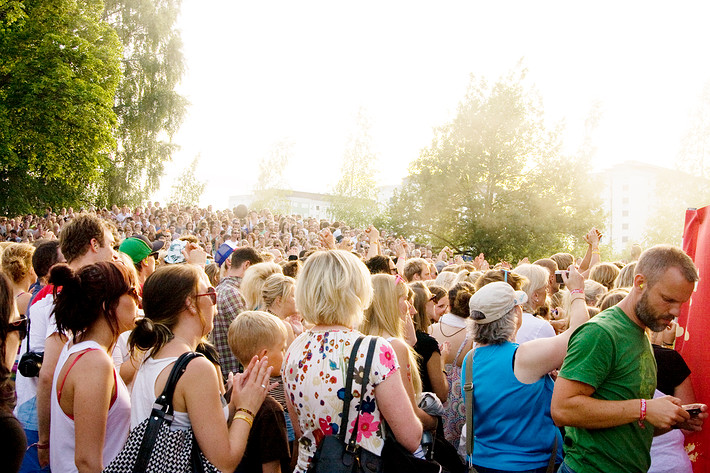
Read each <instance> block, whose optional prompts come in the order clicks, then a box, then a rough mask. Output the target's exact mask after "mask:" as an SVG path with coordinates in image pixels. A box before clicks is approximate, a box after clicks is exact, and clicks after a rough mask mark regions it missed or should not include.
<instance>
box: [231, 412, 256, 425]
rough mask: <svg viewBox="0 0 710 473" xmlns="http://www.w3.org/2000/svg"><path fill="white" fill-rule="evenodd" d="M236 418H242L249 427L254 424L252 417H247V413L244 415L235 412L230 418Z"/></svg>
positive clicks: (233, 419)
mask: <svg viewBox="0 0 710 473" xmlns="http://www.w3.org/2000/svg"><path fill="white" fill-rule="evenodd" d="M237 419H241V420H243V421H244V422H246V423H247V424H249V427H251V426H252V425H254V418H252V417H249V416H247V415H245V414H235V415H234V417H233V418H232V421H235V420H237Z"/></svg>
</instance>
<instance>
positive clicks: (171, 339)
mask: <svg viewBox="0 0 710 473" xmlns="http://www.w3.org/2000/svg"><path fill="white" fill-rule="evenodd" d="M216 303H217V292H216V291H215V289H214V288H213V287H211V286H210V282H209V279H208V278H207V275H206V274H205V272H204V271H203V270H202V269H200V268H199V267H198V266H194V265H191V264H179V265H178V264H175V265H168V266H164V267H161V268H158V270H157V271H156V272H155V273H153V274H152V275H150V276H149V277H148V279H147V280H146V282H145V284H144V285H143V311H144V312H145V317H144V318H143V319H141V320H140V321H138V323H137V325H136V328H135V330H134V331H133V333H132V334H131V336H130V338H129V339H128V343H129V345H130V347H131V350H136V349H138V350H141V351H145V352H146V356H145V359H144V360H143V363H142V364H141V366H140V368H139V369H138V373H137V374H136V377H135V381H134V385H133V391H132V393H131V428H135V427H136V426H138V424H140V423H141V422H142V421H144V420H145V419H147V418H148V416H149V415H150V412H151V409H152V407H153V403H154V402H155V399H156V398H157V397H158V396H159V395H160V393H161V392H162V391H163V389H164V387H165V383H166V382H167V379H168V376H169V374H170V371H171V369H172V366H173V365H174V363H175V361H176V360H177V359H178V358H179V357H180V355H182V354H183V353H187V352H194V351H199V348H200V346H201V345H202V344H203V341H204V337H206V336H207V334H209V333H210V332H211V331H212V327H213V322H214V316H215V314H216V312H217V307H216ZM270 371H271V369H270V368H268V360H267V359H266V357H264V358H262V359H261V360H257V358H256V357H254V359H252V360H251V363H250V364H249V366H248V367H247V368H246V369H245V370H244V373H242V374H238V375H236V376H235V377H234V379H233V384H232V387H233V392H232V396H231V400H230V401H229V403H228V404H227V401H224V398H223V397H222V396H221V395H220V393H221V391H222V382H221V380H222V377H221V375H219V374H218V369H217V367H216V366H215V365H214V364H213V363H212V362H211V361H210V360H209V359H208V358H204V357H198V358H195V359H193V360H192V361H191V362H190V363H189V364H188V365H187V369H186V370H185V372H184V374H183V375H182V377H180V379H179V381H178V383H177V385H176V387H175V392H174V395H173V407H174V412H173V421H172V424H171V429H172V430H187V429H189V428H190V427H192V429H193V432H194V434H195V438H196V439H197V444H198V446H199V447H200V450H201V451H202V453H203V454H204V455H205V457H206V458H207V460H209V461H210V462H211V463H212V464H213V465H214V466H216V467H217V468H218V469H219V470H221V471H234V470H235V469H236V467H237V465H239V462H240V461H241V459H242V456H243V455H244V450H245V447H246V443H247V438H248V436H249V430H250V428H251V424H252V422H253V420H254V419H253V413H256V412H257V411H258V410H259V407H261V403H262V401H263V400H264V398H265V397H266V393H267V391H268V389H269V375H270ZM158 448H161V446H160V445H156V446H155V447H154V449H158Z"/></svg>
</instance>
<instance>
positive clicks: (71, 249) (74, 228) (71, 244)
mask: <svg viewBox="0 0 710 473" xmlns="http://www.w3.org/2000/svg"><path fill="white" fill-rule="evenodd" d="M107 230H109V227H108V226H107V225H106V224H105V223H104V222H103V221H102V220H101V219H100V218H99V217H96V216H95V215H90V214H81V215H79V216H78V217H75V218H73V219H72V220H69V222H67V224H66V225H65V226H64V228H63V229H62V231H61V233H60V234H59V245H60V246H61V249H62V254H63V255H64V258H65V259H66V260H67V263H71V262H72V261H74V260H76V259H78V258H80V257H82V256H84V255H85V254H86V253H87V252H88V251H89V244H91V240H94V239H95V240H96V241H98V242H99V246H101V247H103V245H104V243H105V241H104V234H105V232H106V231H107Z"/></svg>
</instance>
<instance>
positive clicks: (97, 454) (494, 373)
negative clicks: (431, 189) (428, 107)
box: [0, 202, 707, 473]
mask: <svg viewBox="0 0 710 473" xmlns="http://www.w3.org/2000/svg"><path fill="white" fill-rule="evenodd" d="M0 234H2V236H3V237H4V239H5V241H4V242H2V243H0V262H1V264H0V352H1V353H2V358H1V360H2V363H1V364H0V437H2V438H3V439H6V440H5V441H4V442H2V443H1V444H0V452H2V455H1V457H2V458H3V459H5V462H4V463H5V465H7V466H8V468H9V471H23V472H38V471H55V472H65V471H66V472H82V473H83V472H99V471H103V470H104V469H106V471H125V470H122V469H121V468H122V467H124V466H125V465H123V464H124V463H125V462H126V461H128V462H131V461H133V462H135V461H136V460H137V459H136V458H135V456H136V455H134V454H131V451H129V450H128V449H129V447H130V444H131V441H130V440H129V441H128V442H127V439H129V433H130V435H131V437H130V438H133V435H134V434H136V435H138V434H140V433H142V432H143V431H142V430H141V429H144V428H145V425H146V423H149V422H150V418H151V417H152V416H153V414H152V412H154V411H153V409H154V405H155V403H156V402H157V401H156V398H157V399H158V400H159V399H160V398H161V397H162V396H163V395H164V394H165V392H164V390H165V391H168V390H171V393H172V398H171V399H172V409H174V411H172V410H171V412H170V414H171V416H170V418H171V424H170V431H180V432H183V431H185V432H187V433H188V436H192V437H191V438H194V443H195V445H196V447H197V450H196V451H197V452H198V454H199V455H198V461H201V462H202V463H204V465H206V467H207V468H208V470H209V468H213V470H211V471H217V470H218V471H222V472H240V473H241V472H245V473H246V472H279V471H282V472H283V471H295V472H299V473H306V472H309V471H327V470H323V469H322V468H323V467H322V466H321V469H320V470H319V469H318V467H319V464H321V463H322V462H324V461H326V460H325V459H324V457H325V454H324V453H323V452H322V450H324V449H325V448H326V447H325V445H326V444H327V442H325V439H326V438H328V437H330V436H335V437H337V438H338V439H339V441H341V442H344V443H348V442H350V443H351V445H357V446H358V447H359V450H358V451H367V452H369V454H372V455H374V456H375V457H380V456H382V457H383V458H384V457H385V456H386V455H389V453H388V452H390V451H391V449H388V445H392V443H395V444H398V445H399V446H400V447H401V448H402V449H403V451H406V452H407V453H406V454H407V455H410V456H411V457H412V458H413V459H416V460H418V461H423V462H427V464H428V465H439V466H440V467H441V468H442V470H441V471H449V472H452V473H454V472H462V471H467V470H466V463H468V464H469V466H473V467H475V469H476V471H478V472H480V473H498V472H512V471H515V472H536V473H542V472H548V473H549V472H552V471H562V472H565V473H568V472H571V473H575V472H577V473H583V472H608V471H614V472H626V471H628V472H637V471H653V472H659V473H660V472H670V471H673V472H690V471H691V465H690V460H689V459H688V456H687V455H686V454H685V451H684V449H683V439H684V432H690V431H696V430H699V429H700V428H701V427H702V423H703V420H704V419H705V418H706V417H707V413H706V412H705V411H706V409H707V408H706V406H705V404H702V403H696V399H695V395H694V393H693V389H692V384H691V383H690V370H689V368H688V366H687V365H686V364H685V362H684V361H683V359H682V357H680V355H679V354H678V353H677V352H676V351H674V350H673V344H674V341H675V323H676V322H675V320H674V319H675V318H676V317H677V316H678V314H679V311H680V307H681V305H682V304H683V303H685V302H686V301H688V300H689V298H690V296H691V294H692V292H693V290H694V287H695V283H696V281H697V279H698V273H697V269H696V268H695V265H694V264H693V262H692V260H691V259H690V258H689V257H688V256H687V255H686V254H685V253H683V252H682V250H680V249H678V248H675V247H672V246H664V245H661V246H656V247H653V248H650V249H648V250H646V251H645V252H643V253H641V252H640V249H637V250H638V251H637V252H636V253H635V254H634V255H633V257H632V261H630V262H628V263H626V264H624V263H620V262H603V261H602V260H601V253H600V251H599V242H600V239H601V233H600V232H599V231H597V230H596V229H594V228H593V229H591V230H590V231H589V232H588V233H587V234H586V235H584V240H585V241H586V243H587V250H586V252H585V254H584V255H572V254H569V253H564V252H561V253H557V254H554V255H551V256H550V257H549V258H544V259H540V260H537V261H534V262H530V261H528V259H527V258H525V259H523V260H521V261H520V262H519V263H518V264H517V265H515V266H513V265H511V264H508V263H505V262H501V263H497V264H490V263H489V262H487V261H486V259H485V257H484V256H483V255H479V256H478V257H476V258H474V259H473V260H472V261H464V259H463V258H462V257H461V255H455V254H454V252H453V251H452V250H451V249H449V248H448V247H445V248H443V249H441V250H438V251H433V250H432V248H431V246H427V245H421V246H420V245H416V244H414V243H413V242H408V241H406V240H404V239H402V238H398V237H396V236H395V235H393V234H389V233H387V232H385V231H381V230H378V229H377V228H375V227H374V226H372V225H370V226H369V227H368V228H365V229H358V228H352V227H349V226H347V225H346V224H344V223H342V222H326V221H323V220H317V219H313V218H303V217H301V216H298V215H291V216H279V215H274V214H273V213H272V212H270V211H268V210H263V211H261V212H256V211H249V210H248V209H247V208H246V207H243V206H240V207H237V208H234V209H232V210H225V211H213V210H212V208H211V207H208V208H206V209H198V208H191V207H184V208H179V207H178V206H176V205H169V206H167V207H166V208H163V207H161V206H160V204H159V203H158V202H155V203H149V204H148V205H146V206H145V207H137V208H135V209H133V210H131V209H129V208H128V207H122V208H119V207H117V206H114V207H113V208H112V209H110V210H109V209H105V208H104V209H95V208H88V209H82V210H81V211H78V212H75V211H74V210H73V209H71V208H70V209H61V210H60V211H58V212H53V211H52V209H49V208H48V209H47V210H46V213H45V214H44V215H43V216H41V217H40V216H31V215H30V216H21V217H16V218H6V217H2V218H0ZM193 353H195V354H197V355H196V356H194V357H191V358H189V359H188V360H189V362H187V365H186V366H183V371H181V373H183V374H182V376H180V377H179V378H178V379H177V381H175V380H174V375H173V367H174V366H175V365H176V364H180V363H182V360H183V359H185V354H193ZM181 366H182V365H181ZM13 380H14V382H13ZM173 387H174V389H172V388H173ZM161 393H162V394H161ZM351 401H352V402H351ZM467 419H468V420H467ZM146 435H147V434H146ZM654 435H656V437H654ZM351 437H352V438H351ZM174 450H175V448H174V447H173V446H170V445H167V444H165V445H164V444H161V443H156V444H155V445H154V446H153V448H152V455H153V456H155V457H156V458H172V457H171V456H172V455H175V451H174ZM348 451H350V450H348ZM351 453H352V452H351ZM193 454H194V452H193ZM151 461H157V460H151ZM385 464H386V462H385ZM167 468H168V469H167V470H165V471H170V470H169V467H167ZM129 470H130V468H129ZM206 471H207V470H206ZM380 471H381V470H380ZM422 471H424V470H422Z"/></svg>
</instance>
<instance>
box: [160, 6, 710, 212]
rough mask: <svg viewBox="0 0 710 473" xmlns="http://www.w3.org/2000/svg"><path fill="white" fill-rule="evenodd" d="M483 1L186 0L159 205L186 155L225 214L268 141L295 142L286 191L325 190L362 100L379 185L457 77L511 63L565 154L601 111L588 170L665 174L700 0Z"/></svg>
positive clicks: (705, 68)
mask: <svg viewBox="0 0 710 473" xmlns="http://www.w3.org/2000/svg"><path fill="white" fill-rule="evenodd" d="M481 3H483V2H473V1H468V2H441V1H437V2H433V1H429V2H412V1H407V2H383V1H378V2H369V1H358V2H350V3H346V2H332V1H328V2H305V1H296V2H294V1H288V2H282V1H278V2H277V1H267V2H242V1H234V0H184V1H183V6H182V15H181V18H180V20H179V25H178V26H179V28H180V29H181V31H182V38H183V42H184V54H185V58H186V62H187V67H188V70H187V72H186V74H185V77H184V80H183V83H182V85H181V87H180V91H181V93H183V94H184V95H185V96H186V97H187V98H188V99H189V100H190V102H191V103H192V105H191V106H190V108H189V110H188V114H187V118H186V120H185V122H184V124H183V125H182V128H181V130H180V131H179V133H178V134H177V135H176V136H175V137H174V141H175V142H176V143H177V144H178V145H180V146H181V147H182V149H181V151H180V152H179V153H178V155H177V156H176V158H175V160H174V162H173V163H172V164H171V166H169V172H168V174H167V175H166V177H165V178H164V179H163V188H162V189H161V192H160V193H159V194H158V196H157V197H158V198H161V199H163V200H165V198H166V196H167V195H169V192H170V185H171V184H172V180H173V178H174V177H175V176H176V175H177V174H178V173H179V172H180V171H181V170H182V169H183V168H184V167H185V166H186V165H187V164H188V163H189V162H190V161H191V159H192V158H193V157H194V156H195V155H197V154H198V153H199V154H200V155H201V165H200V169H199V172H198V178H200V179H202V180H207V182H208V185H207V190H206V192H205V194H204V196H203V199H202V201H203V202H202V203H203V204H206V203H212V204H215V205H216V206H217V207H224V206H226V205H227V198H228V196H229V195H235V194H244V193H249V192H250V191H251V190H252V189H253V188H254V186H255V184H256V176H257V173H258V165H259V162H260V160H261V159H262V158H263V157H264V156H266V155H268V153H269V151H270V150H271V148H272V147H273V145H274V143H276V142H277V141H279V140H282V139H289V140H291V141H292V142H293V143H294V148H293V154H292V159H291V161H290V162H289V164H288V167H287V169H286V170H285V175H286V176H287V179H288V182H289V183H290V187H292V188H293V189H296V190H306V191H313V192H327V191H328V190H330V189H331V188H332V187H333V186H334V184H335V182H336V181H337V179H338V177H339V173H340V166H341V160H342V156H343V153H344V151H345V148H346V142H347V137H348V135H349V133H350V132H351V131H352V130H353V127H354V118H355V115H356V113H357V111H358V109H359V108H360V107H364V108H365V109H366V110H367V112H368V114H369V116H370V118H371V121H372V130H371V133H372V137H373V151H375V152H376V153H377V154H378V156H379V158H380V172H379V175H378V176H377V179H378V182H379V183H380V184H381V185H387V184H398V183H399V182H400V181H401V179H402V178H403V177H404V176H405V175H406V174H407V168H408V164H409V163H410V162H411V161H412V160H413V159H415V158H416V157H417V156H418V155H419V151H420V150H421V149H422V148H423V147H425V146H427V145H429V144H430V142H431V138H432V130H433V128H435V127H436V126H439V125H441V124H442V123H444V122H446V121H447V120H449V119H451V118H452V116H453V114H454V113H455V110H456V106H457V104H458V102H459V100H460V99H461V98H462V97H463V94H464V92H465V89H466V86H467V84H468V82H469V75H470V74H471V73H473V74H475V75H477V76H485V77H487V78H488V79H489V80H495V79H496V78H498V77H499V76H501V75H502V74H505V73H506V72H507V71H509V70H510V69H512V68H514V67H515V65H516V64H517V63H518V61H519V60H521V59H523V62H524V65H525V66H526V67H527V68H528V71H529V72H528V78H529V80H530V81H531V83H532V84H534V85H535V87H536V88H537V90H538V91H539V93H540V94H541V96H542V99H543V103H544V108H545V112H546V115H547V118H548V119H549V120H550V121H551V122H553V123H555V122H564V123H565V124H566V127H565V134H564V141H565V145H566V147H567V149H568V150H575V149H577V147H578V146H579V144H580V141H581V139H582V131H583V129H584V120H585V118H586V117H587V116H588V113H589V110H590V108H591V107H592V104H593V103H594V102H595V101H598V102H599V103H600V104H601V108H602V112H603V115H602V120H601V122H600V125H599V128H598V130H597V132H596V135H595V138H596V143H595V144H596V145H597V148H598V154H597V157H596V158H595V162H594V163H593V167H594V168H595V169H599V168H603V167H607V166H609V165H611V164H613V163H615V162H619V161H624V160H627V159H635V160H640V161H646V162H649V163H652V164H658V165H672V161H673V159H674V157H675V155H676V154H677V151H678V148H679V141H680V138H681V136H682V135H683V133H684V132H685V130H686V128H687V126H688V119H689V115H690V113H691V111H692V110H693V109H694V107H695V104H696V102H697V98H698V97H699V95H700V93H701V90H702V87H703V85H704V84H705V83H706V82H707V81H709V80H710V62H709V61H708V60H707V57H708V49H709V47H710V29H709V28H707V25H706V23H707V19H708V18H709V17H710V15H709V14H710V2H649V1H645V2H631V1H628V2H618V1H615V2H599V1H596V2H570V1H537V2H530V1H521V2H506V1H501V2H486V3H487V5H481ZM582 3H584V5H583V4H582Z"/></svg>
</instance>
